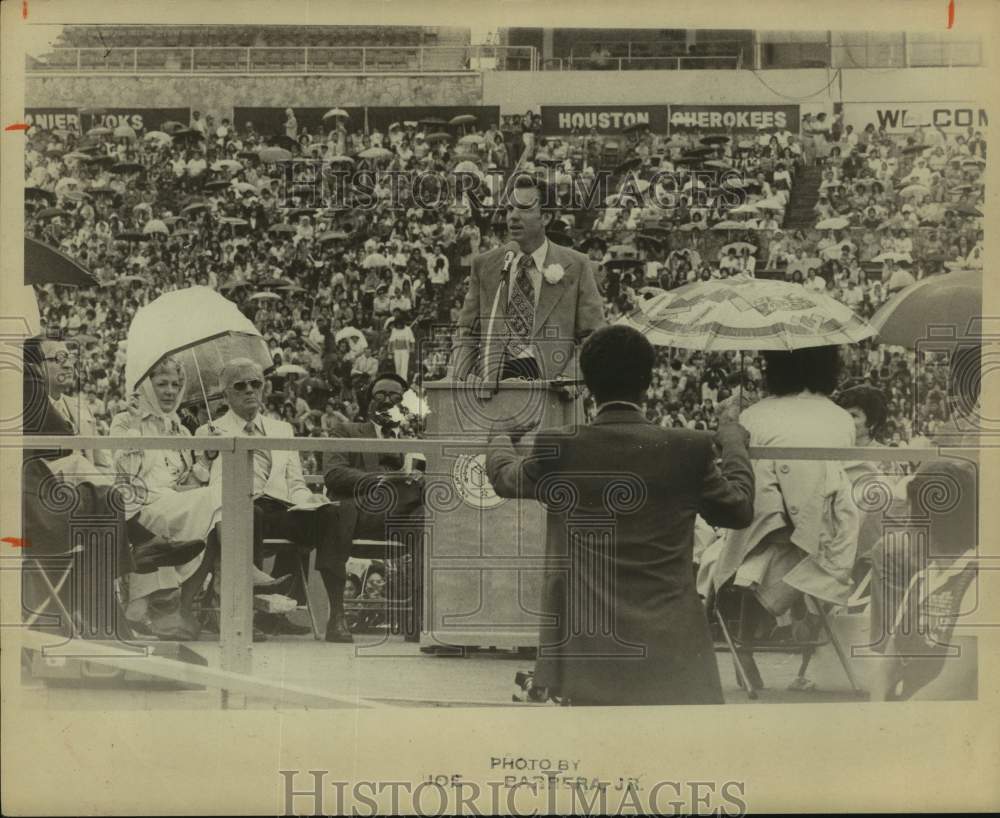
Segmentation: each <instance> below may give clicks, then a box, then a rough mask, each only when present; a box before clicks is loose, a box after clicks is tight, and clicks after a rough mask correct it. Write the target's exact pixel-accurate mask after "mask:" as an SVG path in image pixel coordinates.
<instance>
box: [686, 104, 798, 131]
mask: <svg viewBox="0 0 1000 818" xmlns="http://www.w3.org/2000/svg"><path fill="white" fill-rule="evenodd" d="M785 129H787V130H789V131H791V132H792V133H798V130H799V106H798V105H671V106H670V132H671V133H674V132H678V131H679V132H683V131H692V130H697V131H737V132H739V131H746V132H753V131H781V130H785Z"/></svg>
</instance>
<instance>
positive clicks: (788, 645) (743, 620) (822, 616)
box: [713, 585, 863, 699]
mask: <svg viewBox="0 0 1000 818" xmlns="http://www.w3.org/2000/svg"><path fill="white" fill-rule="evenodd" d="M723 595H725V596H738V598H739V617H738V620H737V622H738V625H739V628H740V630H739V632H738V634H737V637H736V638H734V637H733V634H732V632H731V631H730V627H729V623H727V621H726V617H725V616H724V615H723V612H722V610H721V609H720V605H719V603H720V601H721V598H722V597H723ZM805 599H806V603H807V605H808V606H810V607H811V608H812V609H813V610H814V612H815V613H816V615H817V616H818V618H819V622H820V626H821V627H822V629H823V631H824V632H825V633H826V639H809V640H801V639H799V640H794V641H791V642H771V641H767V640H757V639H755V638H754V635H753V633H749V635H748V634H747V632H746V626H747V623H748V620H749V616H748V614H749V612H750V608H749V606H750V605H752V604H759V603H756V601H755V600H754V599H753V591H751V590H750V589H748V588H736V587H734V586H732V585H729V586H727V587H725V588H723V589H722V590H721V591H720V592H719V594H718V595H717V596H716V600H715V604H714V605H713V614H714V616H715V619H716V621H717V622H718V623H719V628H720V630H721V631H722V637H723V639H724V641H725V643H726V647H727V648H728V649H729V652H730V653H731V654H732V657H733V663H734V664H735V668H736V677H737V680H738V681H739V683H740V686H741V687H743V689H744V690H745V691H746V693H747V697H748V698H749V699H756V698H757V691H758V690H759V689H761V688H762V687H763V684H760V683H759V682H760V672H759V670H758V669H757V665H756V662H754V660H753V656H752V654H749V653H748V652H749V651H760V650H763V651H799V650H801V652H802V662H801V664H800V665H799V671H798V676H800V677H801V676H803V675H805V672H806V669H807V668H808V666H809V662H810V661H811V659H812V657H813V654H814V653H815V652H816V649H817V648H819V647H821V646H822V645H825V644H827V642H829V643H830V644H831V645H832V646H833V650H834V652H835V653H836V654H837V659H838V660H839V662H840V664H841V667H843V668H844V673H845V674H846V675H847V680H848V682H849V683H850V685H851V689H852V690H853V692H854V693H855V695H860V694H861V693H863V691H862V689H861V687H860V686H859V685H858V682H857V678H856V677H855V675H854V670H853V669H852V668H851V664H850V661H849V659H848V655H847V652H846V651H845V650H844V646H843V645H841V644H840V639H839V638H838V637H837V635H836V633H834V630H833V628H832V627H831V625H830V620H829V617H828V615H827V612H826V611H825V610H824V608H823V604H822V602H821V601H820V600H818V599H816V598H815V597H812V596H809V595H806V597H805ZM741 651H742V652H744V655H742V656H741V655H740V654H741ZM748 661H749V663H750V664H749V665H748V664H747V662H748ZM748 668H749V669H748Z"/></svg>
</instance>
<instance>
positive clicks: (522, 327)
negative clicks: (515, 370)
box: [507, 253, 535, 358]
mask: <svg viewBox="0 0 1000 818" xmlns="http://www.w3.org/2000/svg"><path fill="white" fill-rule="evenodd" d="M534 265H535V260H534V259H533V258H532V257H531V256H530V255H529V254H527V253H525V254H524V255H523V256H521V260H520V261H519V262H518V263H517V276H516V277H515V278H514V287H513V290H512V291H511V296H510V306H509V309H508V316H507V328H508V330H509V331H510V345H509V350H510V354H511V356H512V357H514V358H517V357H520V356H522V355H523V354H524V352H525V350H527V349H528V346H529V345H530V343H531V336H532V332H533V331H534V328H535V285H534V284H533V283H532V281H531V269H532V267H534Z"/></svg>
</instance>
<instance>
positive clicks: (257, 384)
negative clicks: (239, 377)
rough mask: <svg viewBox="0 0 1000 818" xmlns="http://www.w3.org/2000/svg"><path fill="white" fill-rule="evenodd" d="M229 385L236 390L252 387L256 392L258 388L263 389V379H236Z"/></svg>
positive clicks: (244, 390) (243, 390)
mask: <svg viewBox="0 0 1000 818" xmlns="http://www.w3.org/2000/svg"><path fill="white" fill-rule="evenodd" d="M231 386H232V388H233V389H235V390H236V391H237V392H246V391H247V389H252V390H253V391H254V392H256V391H257V390H258V389H263V387H264V381H260V380H257V379H256V378H254V379H253V380H252V381H236V383H234V384H231Z"/></svg>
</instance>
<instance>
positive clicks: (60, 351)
mask: <svg viewBox="0 0 1000 818" xmlns="http://www.w3.org/2000/svg"><path fill="white" fill-rule="evenodd" d="M41 352H42V366H43V369H44V372H45V380H46V386H47V388H48V395H49V400H48V406H47V407H46V410H47V411H48V412H51V413H53V414H55V415H57V416H58V417H59V418H60V419H61V420H63V421H65V422H66V424H67V425H68V426H69V427H70V429H71V430H72V434H74V435H79V436H82V437H98V432H97V422H96V421H95V420H94V415H93V413H92V412H91V411H90V407H89V406H88V405H87V401H86V400H85V399H84V397H83V394H82V393H81V392H80V391H79V385H78V378H77V364H78V359H77V353H76V351H75V350H71V349H70V348H69V347H68V346H67V345H66V342H65V341H57V340H55V339H51V338H46V339H45V340H43V341H42V342H41ZM74 393H75V394H74ZM80 454H82V455H83V456H84V457H85V458H86V459H87V460H89V461H90V462H91V463H92V464H93V465H95V466H96V467H97V469H96V471H97V472H102V471H107V472H110V471H111V455H110V453H109V452H108V451H106V450H104V449H84V450H81V451H80Z"/></svg>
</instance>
